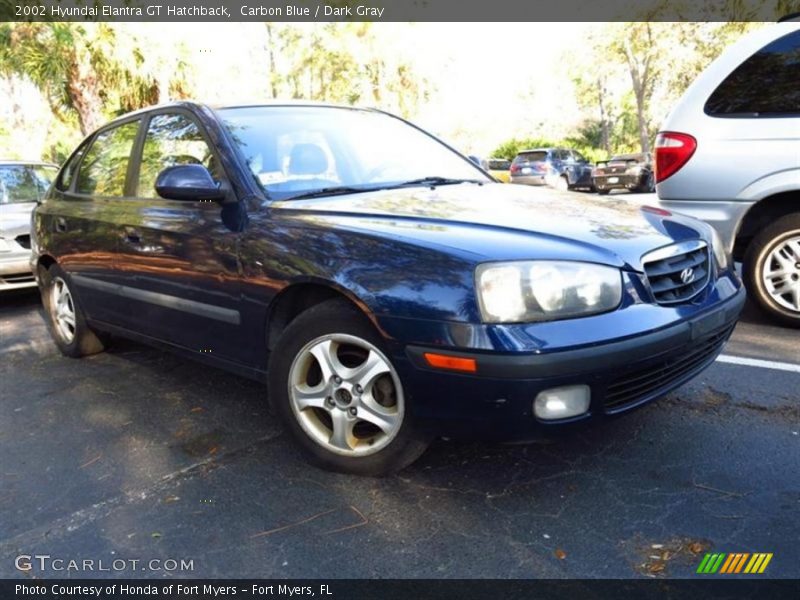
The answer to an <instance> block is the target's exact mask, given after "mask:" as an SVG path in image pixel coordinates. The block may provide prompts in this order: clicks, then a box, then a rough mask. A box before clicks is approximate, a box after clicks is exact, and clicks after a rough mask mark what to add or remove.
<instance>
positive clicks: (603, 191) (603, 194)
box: [597, 189, 611, 196]
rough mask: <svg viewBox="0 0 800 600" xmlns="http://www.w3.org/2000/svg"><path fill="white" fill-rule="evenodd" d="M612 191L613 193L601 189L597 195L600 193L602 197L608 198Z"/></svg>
mask: <svg viewBox="0 0 800 600" xmlns="http://www.w3.org/2000/svg"><path fill="white" fill-rule="evenodd" d="M610 191H611V190H607V189H606V190H601V189H598V190H597V193H598V194H600V195H601V196H608V193H609V192H610Z"/></svg>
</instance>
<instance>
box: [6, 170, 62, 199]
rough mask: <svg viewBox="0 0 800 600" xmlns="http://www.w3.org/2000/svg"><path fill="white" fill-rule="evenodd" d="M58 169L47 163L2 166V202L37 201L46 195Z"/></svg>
mask: <svg viewBox="0 0 800 600" xmlns="http://www.w3.org/2000/svg"><path fill="white" fill-rule="evenodd" d="M57 171H58V170H57V169H56V168H55V167H48V166H45V165H35V166H34V165H4V166H0V204H19V203H22V202H36V201H37V200H39V199H40V198H41V197H42V196H44V193H45V192H46V191H47V188H48V187H50V183H51V182H52V181H53V179H54V178H55V176H56V173H57Z"/></svg>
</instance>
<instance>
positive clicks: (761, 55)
mask: <svg viewBox="0 0 800 600" xmlns="http://www.w3.org/2000/svg"><path fill="white" fill-rule="evenodd" d="M705 111H706V114H707V115H711V116H714V117H777V116H783V115H797V114H800V31H795V32H793V33H790V34H788V35H785V36H783V37H781V38H778V39H777V40H775V41H774V42H771V43H770V44H767V45H766V46H764V47H763V48H762V49H761V50H759V51H758V52H756V53H755V54H753V56H751V57H750V58H748V59H747V60H746V61H744V62H743V63H742V64H741V65H739V66H738V67H737V68H736V70H735V71H734V72H733V73H731V74H730V75H728V77H727V78H726V79H725V80H724V81H723V82H722V83H721V84H720V85H719V87H718V88H717V89H716V90H714V93H713V94H711V96H710V97H709V99H708V101H707V102H706V106H705Z"/></svg>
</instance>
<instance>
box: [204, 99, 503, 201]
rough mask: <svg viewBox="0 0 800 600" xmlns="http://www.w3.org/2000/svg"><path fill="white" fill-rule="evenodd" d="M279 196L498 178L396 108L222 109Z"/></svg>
mask: <svg viewBox="0 0 800 600" xmlns="http://www.w3.org/2000/svg"><path fill="white" fill-rule="evenodd" d="M218 112H219V114H220V116H221V117H222V119H223V121H224V123H225V126H226V127H227V129H228V131H229V132H230V133H231V135H232V136H233V137H234V139H235V140H236V143H237V144H238V145H239V148H240V149H241V151H242V153H243V154H244V156H245V158H246V160H247V164H248V165H249V167H250V170H251V171H252V172H253V175H254V176H255V177H256V179H257V180H258V181H259V183H260V184H261V186H262V187H263V188H264V190H265V191H266V192H267V194H268V195H269V197H270V198H272V199H285V198H290V197H295V196H302V195H305V194H308V193H311V192H314V191H318V190H323V191H328V190H335V189H336V188H340V189H341V188H353V191H359V190H360V189H364V190H367V189H379V188H382V187H391V186H393V185H401V184H403V183H408V182H412V181H414V180H423V181H422V182H421V183H420V185H423V184H425V183H426V181H429V180H430V179H431V178H436V179H438V180H439V181H438V182H437V183H440V184H442V183H446V182H456V181H459V180H465V179H466V180H473V181H475V180H477V181H481V182H487V183H488V182H489V181H490V180H489V179H488V178H487V177H486V176H485V175H484V174H483V173H482V172H481V171H480V170H479V169H477V168H476V167H475V165H473V164H472V163H471V162H470V161H469V160H467V159H466V158H464V157H462V156H460V155H458V154H456V153H455V152H453V151H452V150H450V149H449V148H447V147H446V146H444V145H443V144H441V143H440V142H438V141H437V140H435V139H434V138H432V137H430V136H429V135H427V134H425V133H423V132H422V131H420V130H418V129H416V128H414V127H412V126H410V125H408V124H407V123H405V122H403V121H401V120H400V119H396V118H394V117H391V116H389V115H386V114H383V113H378V112H372V111H365V110H354V109H347V108H333V107H317V106H314V107H311V106H298V107H289V106H257V107H243V108H226V109H221V110H219V111H218Z"/></svg>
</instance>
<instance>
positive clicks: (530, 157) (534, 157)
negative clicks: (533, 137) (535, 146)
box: [514, 150, 547, 164]
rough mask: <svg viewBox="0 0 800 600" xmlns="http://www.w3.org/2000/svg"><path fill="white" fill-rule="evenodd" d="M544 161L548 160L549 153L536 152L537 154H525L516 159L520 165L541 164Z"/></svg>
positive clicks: (516, 162) (543, 151)
mask: <svg viewBox="0 0 800 600" xmlns="http://www.w3.org/2000/svg"><path fill="white" fill-rule="evenodd" d="M543 160H547V151H545V150H542V151H538V150H537V151H536V152H523V153H522V154H520V155H519V156H517V158H515V159H514V163H515V164H520V163H532V162H540V161H543Z"/></svg>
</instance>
